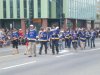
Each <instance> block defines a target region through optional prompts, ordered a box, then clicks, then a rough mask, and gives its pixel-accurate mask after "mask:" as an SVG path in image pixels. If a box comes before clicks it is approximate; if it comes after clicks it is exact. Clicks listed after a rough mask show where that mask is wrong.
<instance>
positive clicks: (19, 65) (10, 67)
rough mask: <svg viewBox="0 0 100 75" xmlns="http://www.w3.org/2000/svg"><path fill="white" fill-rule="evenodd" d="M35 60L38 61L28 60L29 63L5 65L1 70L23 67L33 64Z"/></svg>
mask: <svg viewBox="0 0 100 75" xmlns="http://www.w3.org/2000/svg"><path fill="white" fill-rule="evenodd" d="M35 62H36V61H32V62H27V63H23V64H18V65H14V66H9V67H5V68H1V69H0V70H8V69H12V68H17V67H21V66H25V65H29V64H33V63H35Z"/></svg>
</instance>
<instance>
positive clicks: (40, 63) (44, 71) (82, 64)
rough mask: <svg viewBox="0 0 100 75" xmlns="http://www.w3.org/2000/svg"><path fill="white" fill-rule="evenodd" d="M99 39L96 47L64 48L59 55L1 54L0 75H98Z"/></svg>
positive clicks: (99, 64) (99, 72)
mask: <svg viewBox="0 0 100 75" xmlns="http://www.w3.org/2000/svg"><path fill="white" fill-rule="evenodd" d="M99 41H100V39H97V40H96V48H93V49H90V48H86V49H85V50H79V49H78V50H77V51H74V50H73V49H71V50H68V49H66V50H62V51H61V52H60V54H59V55H52V54H51V53H48V54H47V55H44V54H43V55H37V57H32V58H28V57H27V56H25V55H23V54H22V53H20V54H19V55H10V54H9V55H6V56H1V57H0V75H100V42H99ZM49 52H50V51H49ZM4 54H5V53H4Z"/></svg>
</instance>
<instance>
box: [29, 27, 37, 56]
mask: <svg viewBox="0 0 100 75" xmlns="http://www.w3.org/2000/svg"><path fill="white" fill-rule="evenodd" d="M36 36H37V32H36V29H35V27H34V26H33V25H30V29H29V31H28V40H29V47H28V51H29V52H28V53H29V57H32V55H33V53H34V57H36V42H35V41H36Z"/></svg>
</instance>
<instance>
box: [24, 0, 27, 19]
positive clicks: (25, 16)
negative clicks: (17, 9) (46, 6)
mask: <svg viewBox="0 0 100 75" xmlns="http://www.w3.org/2000/svg"><path fill="white" fill-rule="evenodd" d="M24 18H27V0H24Z"/></svg>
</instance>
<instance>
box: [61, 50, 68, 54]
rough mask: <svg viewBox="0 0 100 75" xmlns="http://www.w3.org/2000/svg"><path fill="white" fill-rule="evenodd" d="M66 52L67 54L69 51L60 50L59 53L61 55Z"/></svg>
mask: <svg viewBox="0 0 100 75" xmlns="http://www.w3.org/2000/svg"><path fill="white" fill-rule="evenodd" d="M66 52H69V50H61V51H60V52H59V53H60V54H62V53H66Z"/></svg>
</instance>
